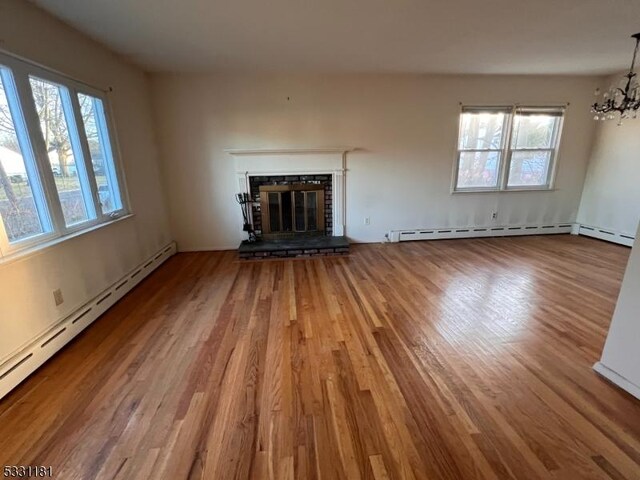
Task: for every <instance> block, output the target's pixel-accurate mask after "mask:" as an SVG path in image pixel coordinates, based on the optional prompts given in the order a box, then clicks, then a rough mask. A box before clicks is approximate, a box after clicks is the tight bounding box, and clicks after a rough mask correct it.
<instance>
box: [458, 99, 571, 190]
mask: <svg viewBox="0 0 640 480" xmlns="http://www.w3.org/2000/svg"><path fill="white" fill-rule="evenodd" d="M563 115H564V108H562V107H558V108H556V107H554V108H537V107H463V109H462V114H461V115H460V133H459V138H458V155H457V158H456V169H455V176H454V191H485V190H486V191H496V190H540V189H549V188H551V184H552V177H553V171H554V166H555V165H554V164H555V160H556V157H557V150H558V144H559V141H560V131H561V128H562V120H563Z"/></svg>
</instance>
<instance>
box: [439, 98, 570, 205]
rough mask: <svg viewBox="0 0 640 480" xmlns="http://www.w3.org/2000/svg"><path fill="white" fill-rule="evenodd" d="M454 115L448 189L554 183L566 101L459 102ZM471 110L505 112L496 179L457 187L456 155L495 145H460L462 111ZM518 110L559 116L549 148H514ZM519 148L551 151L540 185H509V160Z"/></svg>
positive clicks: (541, 187) (527, 189) (521, 189)
mask: <svg viewBox="0 0 640 480" xmlns="http://www.w3.org/2000/svg"><path fill="white" fill-rule="evenodd" d="M460 107H461V108H460V112H459V119H458V132H457V136H456V155H455V160H454V164H453V175H452V181H451V193H452V194H454V193H456V194H457V193H483V192H532V191H533V192H535V191H551V190H554V187H555V179H556V173H557V166H558V158H559V151H560V146H561V139H562V132H563V127H564V120H565V114H566V109H567V104H565V105H554V106H534V105H518V104H516V105H491V106H476V105H462V104H461V106H460ZM469 112H471V113H473V112H487V113H488V112H503V113H505V115H506V118H505V122H504V126H503V128H506V131H505V132H504V134H503V136H502V142H501V147H502V149H501V150H500V156H499V164H498V173H497V175H498V181H497V185H496V186H495V187H493V186H492V187H468V188H465V187H458V177H459V170H460V155H461V153H462V152H474V151H482V152H485V151H486V152H488V151H491V152H493V151H497V150H495V149H487V150H483V149H461V148H460V135H461V134H462V115H463V114H464V113H469ZM518 112H540V113H545V112H548V113H553V114H556V116H557V117H558V118H559V120H558V122H556V125H555V128H554V132H553V134H552V141H551V145H552V147H550V148H514V146H513V144H512V143H513V134H514V124H515V118H516V115H517V114H518ZM521 151H545V152H547V151H551V155H550V157H549V168H548V169H547V181H546V183H545V184H544V185H516V186H509V172H510V171H511V163H512V157H513V153H514V152H521Z"/></svg>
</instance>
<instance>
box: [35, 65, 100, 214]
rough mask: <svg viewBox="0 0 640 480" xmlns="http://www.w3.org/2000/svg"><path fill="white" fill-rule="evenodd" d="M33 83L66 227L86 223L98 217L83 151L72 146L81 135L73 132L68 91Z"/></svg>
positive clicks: (37, 79)
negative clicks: (83, 160)
mask: <svg viewBox="0 0 640 480" xmlns="http://www.w3.org/2000/svg"><path fill="white" fill-rule="evenodd" d="M30 81H31V90H32V92H33V99H34V100H35V104H36V109H37V111H38V116H39V117H40V128H41V130H42V135H43V137H44V142H45V145H46V148H47V155H48V156H49V162H50V164H51V170H52V171H53V176H54V177H55V183H56V188H57V190H58V195H59V197H60V203H61V205H62V213H63V215H64V220H65V223H66V225H67V226H71V225H74V224H77V223H81V222H84V221H86V220H88V219H89V218H93V217H94V215H93V213H92V210H93V209H92V208H91V207H92V201H91V194H90V190H89V186H88V185H87V182H86V173H85V172H84V168H83V167H84V166H83V164H82V157H81V155H80V154H79V151H80V149H79V148H78V147H77V146H75V145H73V144H72V138H71V135H70V134H71V133H74V134H76V135H77V132H70V128H69V125H70V124H71V125H73V126H75V124H74V123H73V114H72V113H69V112H70V111H71V110H70V105H69V99H68V91H67V89H66V88H65V87H62V86H60V85H56V84H53V83H49V82H47V81H45V80H42V79H39V78H34V77H31V78H30ZM83 177H84V178H83Z"/></svg>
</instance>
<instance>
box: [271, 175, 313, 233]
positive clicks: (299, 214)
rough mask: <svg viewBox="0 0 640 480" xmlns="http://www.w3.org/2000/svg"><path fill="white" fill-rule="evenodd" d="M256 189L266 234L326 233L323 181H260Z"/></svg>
mask: <svg viewBox="0 0 640 480" xmlns="http://www.w3.org/2000/svg"><path fill="white" fill-rule="evenodd" d="M259 191H260V212H261V216H262V219H261V220H262V235H263V236H264V237H265V238H274V237H287V236H293V235H314V234H319V235H322V234H324V233H325V222H324V220H325V215H324V206H325V201H324V185H322V184H312V183H291V184H286V185H261V186H260V187H259Z"/></svg>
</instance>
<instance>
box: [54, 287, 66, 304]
mask: <svg viewBox="0 0 640 480" xmlns="http://www.w3.org/2000/svg"><path fill="white" fill-rule="evenodd" d="M53 299H54V301H55V302H56V307H58V306H60V305H62V304H63V303H64V297H63V296H62V290H60V289H59V288H58V289H57V290H54V291H53Z"/></svg>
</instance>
